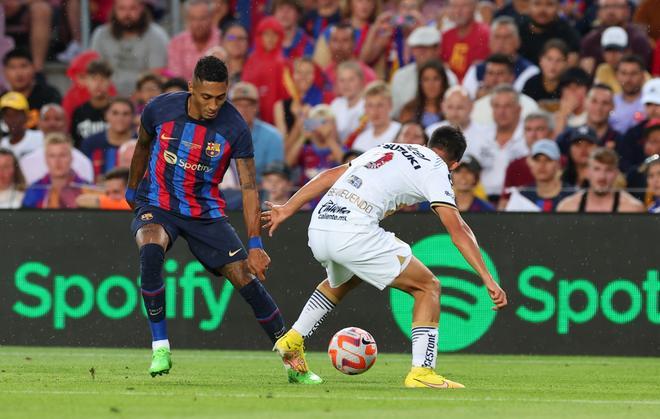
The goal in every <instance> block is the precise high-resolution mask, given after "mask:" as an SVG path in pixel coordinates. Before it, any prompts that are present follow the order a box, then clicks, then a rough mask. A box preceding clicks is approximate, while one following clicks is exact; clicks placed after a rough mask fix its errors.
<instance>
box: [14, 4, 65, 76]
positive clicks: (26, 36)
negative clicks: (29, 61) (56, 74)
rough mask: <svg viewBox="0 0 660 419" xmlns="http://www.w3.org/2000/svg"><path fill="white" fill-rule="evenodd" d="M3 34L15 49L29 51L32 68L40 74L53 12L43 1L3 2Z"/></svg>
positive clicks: (46, 50) (48, 42)
mask: <svg viewBox="0 0 660 419" xmlns="http://www.w3.org/2000/svg"><path fill="white" fill-rule="evenodd" d="M2 3H3V7H4V12H5V16H4V21H5V33H6V34H7V35H9V36H11V37H12V38H13V39H14V45H15V46H16V48H22V49H27V50H30V52H31V55H32V57H34V68H35V70H36V71H37V72H40V71H42V70H43V68H44V64H45V63H46V56H47V55H48V46H49V44H50V34H51V28H52V17H53V11H52V8H51V5H50V4H48V2H47V1H43V0H12V1H3V2H2Z"/></svg>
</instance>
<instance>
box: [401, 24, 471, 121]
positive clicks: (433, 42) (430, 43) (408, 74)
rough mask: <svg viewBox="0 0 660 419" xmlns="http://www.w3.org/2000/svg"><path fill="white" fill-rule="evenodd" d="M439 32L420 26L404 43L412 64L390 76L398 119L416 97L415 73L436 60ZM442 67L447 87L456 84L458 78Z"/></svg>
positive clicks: (416, 82)
mask: <svg viewBox="0 0 660 419" xmlns="http://www.w3.org/2000/svg"><path fill="white" fill-rule="evenodd" d="M440 38H441V37H440V32H439V31H438V30H437V29H436V28H434V27H432V26H422V27H419V28H417V29H415V30H414V31H413V32H412V33H411V34H410V36H409V37H408V40H407V41H406V43H407V44H408V47H410V53H411V54H412V56H413V58H414V59H415V61H414V62H412V63H410V64H407V65H405V66H403V67H401V68H400V69H398V70H397V71H396V72H395V73H394V75H393V76H392V83H391V87H392V103H393V107H394V111H393V115H394V116H395V117H398V116H399V114H400V113H401V109H402V108H403V106H404V105H405V104H406V103H408V102H409V101H411V100H413V99H414V98H415V96H416V95H417V84H418V83H419V81H418V79H417V73H418V72H419V69H420V68H421V67H422V66H423V65H424V64H426V63H427V62H428V61H430V60H432V59H434V58H437V56H438V48H439V46H440ZM443 67H444V71H445V74H446V78H447V80H448V84H449V86H454V85H456V84H458V78H457V77H456V75H455V74H454V73H453V72H452V71H451V70H450V69H448V68H447V67H445V66H443Z"/></svg>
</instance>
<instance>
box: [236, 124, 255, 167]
mask: <svg viewBox="0 0 660 419" xmlns="http://www.w3.org/2000/svg"><path fill="white" fill-rule="evenodd" d="M253 157H254V147H253V146H252V134H251V133H250V129H249V128H247V127H246V128H245V129H244V130H243V131H242V132H241V133H240V134H238V138H237V139H236V142H235V143H234V147H233V151H232V158H234V159H251V158H253Z"/></svg>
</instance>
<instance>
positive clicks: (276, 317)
mask: <svg viewBox="0 0 660 419" xmlns="http://www.w3.org/2000/svg"><path fill="white" fill-rule="evenodd" d="M238 292H239V293H240V294H241V296H242V297H243V299H244V300H245V301H246V302H247V303H248V304H250V305H251V306H252V310H253V311H254V315H255V317H256V318H257V321H258V322H259V324H260V325H261V327H262V328H263V329H264V331H265V332H266V334H267V335H268V337H269V338H270V340H271V341H272V342H273V343H275V341H277V339H279V338H280V337H281V336H282V335H283V334H284V332H286V329H285V327H284V318H283V317H282V314H281V313H280V309H279V308H277V305H276V304H275V301H273V298H272V297H271V296H270V294H268V291H266V288H264V286H263V285H262V284H261V282H260V281H259V280H258V279H256V278H254V279H252V281H251V282H250V283H249V284H247V285H246V286H244V287H243V288H241V289H239V290H238Z"/></svg>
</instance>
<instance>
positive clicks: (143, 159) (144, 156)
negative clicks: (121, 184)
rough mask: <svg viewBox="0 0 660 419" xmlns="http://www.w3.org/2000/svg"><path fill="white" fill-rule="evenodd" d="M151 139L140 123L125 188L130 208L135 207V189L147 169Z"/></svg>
mask: <svg viewBox="0 0 660 419" xmlns="http://www.w3.org/2000/svg"><path fill="white" fill-rule="evenodd" d="M152 141H153V137H152V136H151V135H149V133H147V132H146V131H145V129H144V128H143V127H142V125H140V130H139V131H138V140H137V144H136V145H135V153H134V154H133V159H132V160H131V168H130V172H129V174H128V185H127V188H126V201H127V202H128V205H130V206H131V208H135V192H136V191H137V187H138V185H139V183H140V181H141V180H142V178H143V177H144V172H145V171H146V170H147V163H148V162H149V154H150V153H151V142H152Z"/></svg>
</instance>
